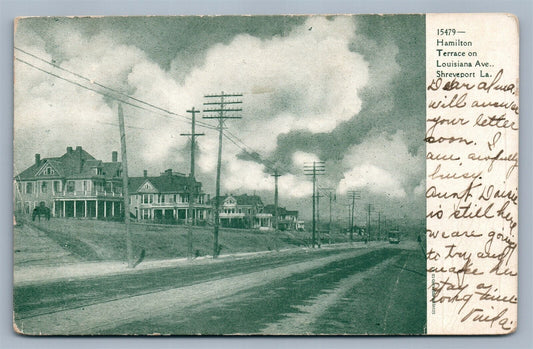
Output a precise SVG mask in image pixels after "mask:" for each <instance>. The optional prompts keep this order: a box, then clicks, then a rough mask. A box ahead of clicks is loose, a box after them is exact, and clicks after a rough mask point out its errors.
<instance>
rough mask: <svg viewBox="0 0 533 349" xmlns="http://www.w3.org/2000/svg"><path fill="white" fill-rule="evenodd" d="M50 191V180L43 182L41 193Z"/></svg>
mask: <svg viewBox="0 0 533 349" xmlns="http://www.w3.org/2000/svg"><path fill="white" fill-rule="evenodd" d="M47 191H48V182H45V181H43V182H41V193H43V194H44V193H46V192H47Z"/></svg>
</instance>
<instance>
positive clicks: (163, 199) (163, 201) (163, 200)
mask: <svg viewBox="0 0 533 349" xmlns="http://www.w3.org/2000/svg"><path fill="white" fill-rule="evenodd" d="M161 203H162V204H164V203H165V195H161Z"/></svg>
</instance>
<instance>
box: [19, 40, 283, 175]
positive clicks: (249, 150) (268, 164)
mask: <svg viewBox="0 0 533 349" xmlns="http://www.w3.org/2000/svg"><path fill="white" fill-rule="evenodd" d="M15 50H17V51H20V52H22V53H24V54H26V55H28V56H30V57H32V58H34V59H37V60H39V61H41V62H43V63H46V64H48V65H51V66H52V67H54V68H56V69H59V70H61V71H64V72H67V73H69V74H72V75H73V76H75V77H77V78H79V79H82V80H84V81H86V82H89V83H90V84H91V85H96V86H98V87H100V88H102V89H104V90H107V91H110V92H112V93H113V94H117V95H119V96H122V97H124V98H120V97H117V96H116V95H112V94H109V93H106V92H104V91H100V90H97V89H94V88H92V87H88V86H85V85H83V84H81V83H79V82H76V81H74V80H71V79H69V78H66V77H64V76H61V75H59V74H56V73H53V72H51V71H48V70H46V69H43V68H41V67H38V66H36V65H34V64H32V63H30V62H28V61H25V60H23V59H21V58H18V57H16V58H15V59H16V60H17V61H19V62H21V63H23V64H26V65H28V66H30V67H32V68H34V69H36V70H38V71H41V72H43V73H45V74H48V75H51V76H53V77H55V78H57V79H60V80H63V81H66V82H68V83H70V84H73V85H75V86H78V87H81V88H83V89H86V90H89V91H92V92H94V93H97V94H100V95H102V96H104V97H107V98H110V99H114V100H116V101H118V102H121V103H124V104H126V105H129V106H131V107H134V108H138V109H141V110H144V111H147V112H149V113H151V114H154V115H158V116H161V117H165V118H169V119H174V118H172V117H170V116H169V115H173V116H177V117H180V118H182V119H184V120H185V121H187V122H189V123H192V120H191V118H189V117H188V116H185V115H181V114H178V113H175V112H172V111H170V110H167V109H165V108H161V107H158V106H156V105H154V104H152V103H149V102H146V101H143V100H141V99H139V98H135V97H132V96H130V95H128V94H125V93H123V92H121V91H118V90H116V89H114V88H111V87H108V86H106V85H104V84H101V83H98V82H96V81H94V80H92V79H90V78H88V77H86V76H83V75H81V74H79V73H76V72H74V71H71V70H69V69H66V68H63V67H61V66H60V65H58V64H55V63H53V62H49V61H47V60H46V59H43V58H41V57H39V56H37V55H35V54H32V53H30V52H28V51H25V50H23V49H21V48H18V47H15ZM126 99H129V100H132V101H135V102H137V103H140V104H143V105H146V106H149V107H151V108H154V109H156V110H159V111H162V112H164V113H166V114H169V115H166V114H161V113H159V112H156V111H154V110H151V109H148V108H146V107H144V106H142V105H138V104H135V103H133V102H129V101H128V100H126ZM196 123H197V124H198V126H200V127H204V128H207V129H211V130H217V129H218V128H217V127H216V126H213V125H211V124H208V123H206V122H201V121H196ZM130 127H133V126H130ZM223 135H224V137H225V138H226V139H228V140H229V141H230V142H231V143H233V144H234V145H235V146H236V147H237V148H239V149H241V150H242V151H244V152H245V153H247V154H254V155H255V156H258V157H259V160H260V162H261V163H262V164H263V165H264V166H265V167H266V168H267V169H269V170H271V171H276V170H279V166H277V165H275V164H274V163H273V162H272V161H270V160H268V159H265V158H264V156H262V155H261V154H260V153H259V152H258V151H257V150H255V149H253V148H252V147H250V146H249V145H247V144H246V143H245V142H244V141H243V140H242V139H240V138H239V137H238V136H236V135H234V134H233V133H232V132H231V131H229V130H227V129H226V130H225V131H223ZM239 143H240V144H239Z"/></svg>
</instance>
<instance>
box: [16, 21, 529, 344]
mask: <svg viewBox="0 0 533 349" xmlns="http://www.w3.org/2000/svg"><path fill="white" fill-rule="evenodd" d="M14 42H15V47H14V70H15V76H14V95H15V101H14V114H15V115H14V170H13V171H14V173H13V210H14V227H13V234H14V285H13V307H14V314H13V324H14V329H15V331H16V332H18V333H21V334H25V335H366V334H368V335H384V334H386V335H426V334H427V335H432V334H507V333H511V332H513V331H515V329H516V326H517V280H518V276H517V268H518V266H517V261H518V257H517V242H518V227H517V215H518V114H519V108H518V95H519V84H518V76H519V74H518V71H519V70H518V69H519V62H518V49H519V42H518V21H517V19H516V17H514V16H513V15H510V14H496V13H493V14H427V15H424V14H412V15H308V16H307V15H285V16H169V17H158V16H151V17H21V18H17V19H15V41H14Z"/></svg>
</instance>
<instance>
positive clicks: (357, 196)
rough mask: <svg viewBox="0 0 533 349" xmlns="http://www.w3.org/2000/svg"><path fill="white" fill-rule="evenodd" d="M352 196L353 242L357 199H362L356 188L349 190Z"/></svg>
mask: <svg viewBox="0 0 533 349" xmlns="http://www.w3.org/2000/svg"><path fill="white" fill-rule="evenodd" d="M348 194H350V195H351V196H352V216H351V218H352V219H351V222H350V242H353V230H354V223H355V199H361V193H360V192H359V191H356V190H351V191H349V192H348Z"/></svg>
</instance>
